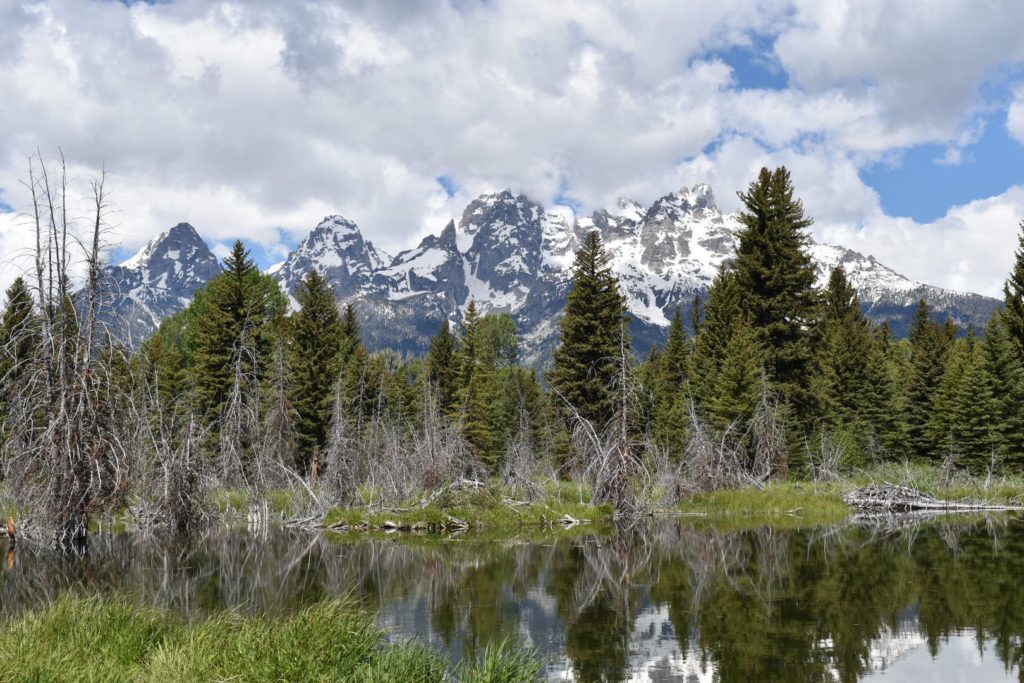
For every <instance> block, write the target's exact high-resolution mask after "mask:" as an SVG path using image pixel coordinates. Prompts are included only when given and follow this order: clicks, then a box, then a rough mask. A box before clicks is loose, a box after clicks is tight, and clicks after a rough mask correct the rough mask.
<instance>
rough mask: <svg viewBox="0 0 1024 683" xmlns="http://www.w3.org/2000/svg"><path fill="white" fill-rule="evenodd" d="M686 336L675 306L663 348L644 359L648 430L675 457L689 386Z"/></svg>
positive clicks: (682, 434) (683, 426)
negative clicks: (648, 395) (649, 396)
mask: <svg viewBox="0 0 1024 683" xmlns="http://www.w3.org/2000/svg"><path fill="white" fill-rule="evenodd" d="M690 353H691V348H690V340H689V339H687V337H686V332H685V331H684V329H683V318H682V313H681V312H680V310H679V307H678V306H677V307H676V313H675V316H674V317H673V318H672V324H671V325H670V326H669V331H668V341H667V342H666V343H665V350H664V351H663V352H661V353H655V350H652V358H651V360H649V361H648V364H647V365H648V369H647V374H648V376H649V379H648V380H647V386H649V387H651V393H652V402H653V409H652V412H653V421H652V425H651V426H652V430H653V433H654V438H655V440H656V441H657V442H658V443H659V444H660V445H661V446H662V447H664V448H667V449H668V452H669V456H670V457H671V458H673V459H675V460H678V459H679V458H680V457H681V456H682V452H683V447H684V445H685V441H686V434H687V426H688V422H689V421H688V414H687V413H688V405H687V403H688V400H689V387H688V386H687V376H688V370H689V366H690Z"/></svg>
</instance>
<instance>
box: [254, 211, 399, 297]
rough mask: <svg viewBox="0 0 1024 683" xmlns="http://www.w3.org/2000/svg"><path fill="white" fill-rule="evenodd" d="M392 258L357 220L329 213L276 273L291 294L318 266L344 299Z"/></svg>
mask: <svg viewBox="0 0 1024 683" xmlns="http://www.w3.org/2000/svg"><path fill="white" fill-rule="evenodd" d="M390 261H391V259H390V258H389V257H387V256H386V255H384V254H381V253H380V252H379V251H377V249H376V248H375V247H374V246H373V243H372V242H367V241H366V240H364V239H363V235H362V233H360V232H359V228H358V227H357V226H356V224H355V223H353V222H352V221H350V220H348V219H347V218H343V217H341V216H327V217H326V218H324V219H323V220H322V221H320V223H319V224H318V225H317V226H316V227H315V228H313V231H312V232H310V233H309V235H307V236H306V239H304V240H302V243H301V244H300V245H299V246H298V247H297V248H296V249H295V251H293V252H291V253H290V254H289V255H288V258H287V259H285V261H284V263H283V264H281V266H280V267H279V268H277V269H275V272H274V277H276V278H277V280H278V281H279V282H280V283H281V284H282V285H283V286H284V289H285V291H286V292H288V294H289V296H291V295H292V294H294V292H295V288H296V287H297V286H298V284H299V282H301V281H302V278H303V277H305V276H306V274H307V273H308V272H310V270H312V269H313V268H317V269H318V270H320V272H321V273H322V274H323V275H324V276H325V277H326V278H327V279H328V280H330V282H331V284H333V285H334V292H335V294H336V295H337V297H338V298H339V299H342V300H345V299H350V298H352V297H353V296H355V295H357V294H359V293H361V292H364V291H365V290H366V288H367V287H368V286H369V284H370V280H371V278H372V276H373V273H374V271H376V270H379V269H381V268H382V267H383V266H384V265H385V264H386V263H390Z"/></svg>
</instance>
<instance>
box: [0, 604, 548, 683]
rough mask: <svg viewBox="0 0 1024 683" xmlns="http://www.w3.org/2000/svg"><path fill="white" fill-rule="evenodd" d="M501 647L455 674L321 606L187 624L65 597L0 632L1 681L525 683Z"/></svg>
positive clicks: (425, 652) (525, 667)
mask: <svg viewBox="0 0 1024 683" xmlns="http://www.w3.org/2000/svg"><path fill="white" fill-rule="evenodd" d="M539 670H540V665H539V663H538V662H537V661H535V660H534V659H533V657H532V656H530V654H528V653H524V652H522V651H517V650H514V649H513V648H512V647H510V646H508V645H501V646H499V647H496V648H488V649H487V650H486V651H485V652H484V654H483V657H482V658H481V661H479V662H473V661H470V662H466V663H463V664H462V665H460V666H459V667H458V669H457V671H456V668H455V667H453V666H452V664H451V663H450V662H449V661H448V660H447V659H446V658H445V657H443V656H441V655H439V654H437V653H435V652H433V651H432V650H431V649H429V648H428V647H427V646H426V645H424V644H421V643H415V642H411V643H386V642H385V640H384V633H383V631H381V629H379V628H378V627H377V626H376V625H375V624H374V623H373V619H372V616H371V615H368V614H366V613H364V612H361V611H359V610H358V609H357V608H356V607H354V606H353V605H352V604H351V603H347V602H339V601H327V602H322V603H318V604H315V605H313V606H311V607H307V608H305V609H302V610H300V611H299V612H297V613H295V614H293V615H291V616H288V617H284V618H274V617H269V616H258V617H243V616H241V615H239V614H233V613H219V614H215V615H214V616H212V617H210V618H209V619H207V620H206V621H203V622H200V623H196V624H188V623H185V622H183V621H182V620H181V619H179V618H177V617H175V616H173V615H171V614H168V613H166V612H163V611H161V610H159V609H156V608H152V607H143V606H139V605H135V604H133V603H130V602H128V601H127V600H126V599H121V598H113V599H101V598H74V597H65V598H62V599H61V600H59V601H57V602H56V603H54V604H53V605H52V606H50V607H49V608H47V609H45V610H43V611H41V612H36V613H30V614H26V615H23V616H21V617H20V618H18V619H16V620H14V621H11V622H8V623H6V624H5V629H4V662H3V671H4V673H3V679H4V680H5V681H12V682H14V681H54V682H56V681H67V680H88V681H110V682H111V683H113V682H115V681H117V682H118V683H120V682H122V681H140V682H141V681H154V682H156V681H160V682H161V683H174V682H176V681H182V682H185V681H227V680H231V681H240V682H242V681H253V682H255V681H324V682H328V681H337V682H339V683H340V682H351V683H356V682H357V681H358V682H360V683H361V682H363V681H379V682H385V681H387V682H393V683H399V682H404V681H412V680H418V681H442V680H448V679H449V678H450V677H451V676H452V675H453V674H457V676H458V679H459V680H462V681H479V682H481V683H483V682H485V681H486V682H493V683H503V682H506V681H507V682H508V683H526V682H532V681H535V680H536V679H537V675H538V672H539Z"/></svg>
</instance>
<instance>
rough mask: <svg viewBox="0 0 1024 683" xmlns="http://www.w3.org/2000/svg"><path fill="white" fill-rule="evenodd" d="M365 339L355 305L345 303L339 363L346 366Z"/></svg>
mask: <svg viewBox="0 0 1024 683" xmlns="http://www.w3.org/2000/svg"><path fill="white" fill-rule="evenodd" d="M362 344H363V340H362V336H361V332H360V329H359V319H358V317H357V316H356V309H355V307H354V306H353V305H352V304H350V303H348V304H345V312H344V313H343V314H342V316H341V348H340V350H339V352H338V358H339V361H338V362H339V363H340V365H341V367H344V366H345V364H346V363H348V359H349V358H351V357H352V354H353V353H355V350H356V349H357V348H359V347H360V346H362Z"/></svg>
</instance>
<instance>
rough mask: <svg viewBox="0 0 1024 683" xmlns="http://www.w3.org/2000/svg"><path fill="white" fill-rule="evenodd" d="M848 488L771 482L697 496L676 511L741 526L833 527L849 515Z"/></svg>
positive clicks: (804, 483) (833, 484)
mask: <svg viewBox="0 0 1024 683" xmlns="http://www.w3.org/2000/svg"><path fill="white" fill-rule="evenodd" d="M846 490H847V487H845V486H844V485H842V484H838V483H827V484H812V483H807V482H788V481H784V482H774V483H772V484H769V485H768V486H766V487H764V488H754V487H750V488H742V489H723V490H720V491H714V492H710V493H697V494H694V495H692V496H690V497H689V498H687V499H685V500H683V502H682V503H681V504H680V506H679V508H680V510H681V511H683V512H686V513H699V514H701V515H704V516H707V517H709V518H710V517H714V518H728V517H732V518H744V525H747V524H748V523H749V524H755V525H761V524H770V525H771V526H785V527H794V528H795V527H800V526H813V525H818V524H836V523H840V522H842V521H844V520H845V519H847V518H848V517H849V516H850V512H851V510H850V507H849V506H848V505H846V503H844V502H843V493H845V492H846Z"/></svg>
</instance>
